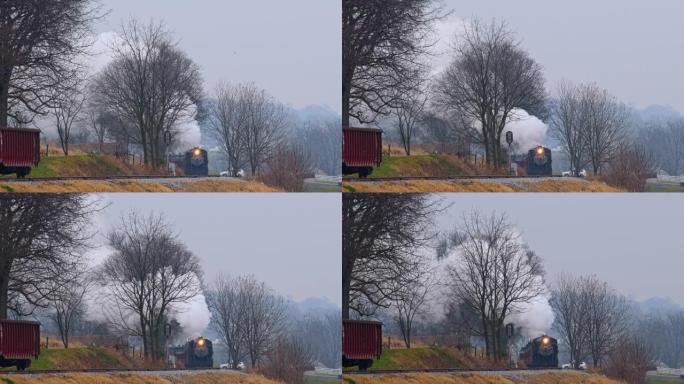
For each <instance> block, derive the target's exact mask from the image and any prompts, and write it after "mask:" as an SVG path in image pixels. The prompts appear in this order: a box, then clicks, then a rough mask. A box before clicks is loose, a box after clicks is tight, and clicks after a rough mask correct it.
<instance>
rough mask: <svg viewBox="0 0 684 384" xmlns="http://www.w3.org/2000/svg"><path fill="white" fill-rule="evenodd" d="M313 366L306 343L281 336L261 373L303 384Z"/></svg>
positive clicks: (284, 380)
mask: <svg viewBox="0 0 684 384" xmlns="http://www.w3.org/2000/svg"><path fill="white" fill-rule="evenodd" d="M338 325H339V324H338ZM313 365H314V359H313V355H312V353H311V350H309V349H308V348H307V346H306V343H304V342H303V341H302V340H301V339H297V338H294V337H284V336H281V337H279V338H278V339H276V340H275V342H274V343H273V348H272V349H271V350H270V351H269V353H268V355H267V359H266V362H265V364H264V365H263V367H261V369H260V370H259V372H261V373H262V374H263V375H264V376H266V377H269V378H272V379H275V380H278V381H282V382H284V383H291V384H303V383H304V382H305V381H304V372H305V371H307V370H309V369H311V367H313Z"/></svg>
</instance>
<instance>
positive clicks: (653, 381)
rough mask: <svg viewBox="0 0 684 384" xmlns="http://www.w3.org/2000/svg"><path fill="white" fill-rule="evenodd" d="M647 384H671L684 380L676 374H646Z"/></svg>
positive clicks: (683, 381)
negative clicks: (656, 375)
mask: <svg viewBox="0 0 684 384" xmlns="http://www.w3.org/2000/svg"><path fill="white" fill-rule="evenodd" d="M646 383H647V384H672V383H684V380H682V379H680V378H679V377H676V376H658V377H655V376H648V377H647V378H646Z"/></svg>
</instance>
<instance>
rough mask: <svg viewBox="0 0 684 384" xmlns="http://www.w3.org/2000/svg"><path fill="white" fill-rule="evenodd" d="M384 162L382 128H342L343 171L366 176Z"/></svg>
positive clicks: (346, 173) (347, 173)
mask: <svg viewBox="0 0 684 384" xmlns="http://www.w3.org/2000/svg"><path fill="white" fill-rule="evenodd" d="M381 162H382V129H378V128H352V127H346V128H342V173H343V174H345V175H349V174H352V173H358V174H359V177H366V176H368V175H370V173H371V172H372V171H373V167H375V166H378V165H380V163H381Z"/></svg>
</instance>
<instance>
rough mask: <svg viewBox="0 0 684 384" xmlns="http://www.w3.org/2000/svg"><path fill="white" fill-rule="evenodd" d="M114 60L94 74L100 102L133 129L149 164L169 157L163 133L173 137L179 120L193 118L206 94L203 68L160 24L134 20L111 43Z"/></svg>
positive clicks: (134, 138)
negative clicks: (116, 40) (166, 153)
mask: <svg viewBox="0 0 684 384" xmlns="http://www.w3.org/2000/svg"><path fill="white" fill-rule="evenodd" d="M112 48H113V51H114V54H113V55H114V58H113V59H114V60H113V61H112V62H111V63H110V64H108V65H107V67H105V68H104V69H103V70H102V71H101V72H100V73H99V74H98V75H97V77H96V79H95V83H94V86H93V89H94V91H95V93H96V97H97V99H98V102H99V103H100V104H101V105H106V106H108V107H109V108H110V111H111V112H113V113H114V114H115V115H117V116H119V117H120V118H121V119H123V120H126V121H127V122H129V123H130V124H131V125H133V126H134V127H135V130H136V132H134V135H133V136H132V137H131V139H132V140H133V141H134V142H135V143H137V144H139V145H140V146H141V147H142V150H143V155H144V160H145V163H146V164H152V165H154V166H161V165H162V164H163V162H164V161H165V157H164V153H165V151H166V149H167V148H166V145H165V142H164V132H165V131H168V132H169V133H170V134H171V137H172V139H174V138H175V137H176V136H177V135H178V127H177V125H178V123H180V122H182V121H184V120H188V119H190V118H193V117H194V116H195V114H196V112H197V109H198V108H197V106H198V104H199V102H200V99H201V97H202V79H201V76H200V70H199V67H198V66H197V65H196V64H195V63H194V62H193V61H192V59H190V58H189V57H188V56H187V55H186V54H185V52H183V51H181V50H180V49H179V48H178V45H177V43H175V42H173V41H172V38H171V35H170V33H169V32H168V31H167V30H166V29H165V28H164V26H163V25H162V24H154V23H150V24H148V25H140V24H139V23H138V22H136V21H135V20H132V21H131V22H130V23H129V24H128V25H127V26H125V27H124V28H123V29H122V31H121V43H120V44H118V45H116V46H114V47H112Z"/></svg>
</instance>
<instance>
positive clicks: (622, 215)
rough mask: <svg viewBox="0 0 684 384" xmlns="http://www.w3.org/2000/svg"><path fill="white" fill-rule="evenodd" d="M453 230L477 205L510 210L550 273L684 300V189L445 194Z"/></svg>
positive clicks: (446, 223) (446, 218)
mask: <svg viewBox="0 0 684 384" xmlns="http://www.w3.org/2000/svg"><path fill="white" fill-rule="evenodd" d="M441 198H442V199H444V203H445V204H451V207H450V208H449V209H448V210H447V211H446V212H445V213H444V214H443V215H441V216H440V217H439V219H438V221H437V222H438V223H439V226H440V228H442V229H444V230H448V229H451V228H453V226H454V225H455V224H456V223H457V222H460V220H461V218H462V215H463V213H465V212H470V211H471V210H473V209H477V210H481V211H482V212H485V213H487V214H490V213H491V212H492V210H494V211H496V212H499V213H504V212H505V213H506V214H507V215H508V217H509V219H510V221H511V222H513V223H514V224H515V225H516V227H517V228H518V229H519V231H520V232H521V233H522V237H523V239H524V240H525V241H526V242H527V243H528V244H529V245H530V247H531V249H532V250H534V251H535V252H536V253H537V254H538V255H539V256H541V257H542V259H543V261H544V265H545V268H546V272H547V279H548V280H549V281H553V280H554V278H556V277H557V276H558V275H559V274H560V273H561V272H570V273H572V274H575V275H580V274H591V273H594V274H596V275H597V276H598V277H599V278H600V279H602V280H603V281H606V282H608V284H610V285H611V286H613V287H614V288H616V289H617V290H619V291H620V292H622V293H623V294H625V295H627V296H629V297H632V298H634V299H637V300H644V299H648V298H651V297H669V298H671V299H673V300H674V301H675V302H677V303H679V304H680V305H684V281H683V280H682V273H684V240H683V237H682V220H683V219H684V195H681V194H541V193H536V194H500V193H499V194H489V193H480V194H444V195H441Z"/></svg>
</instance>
